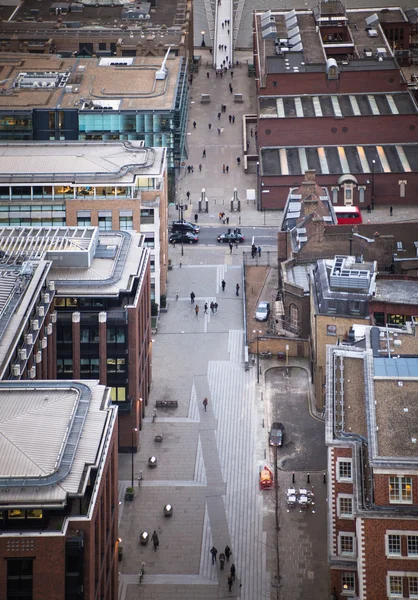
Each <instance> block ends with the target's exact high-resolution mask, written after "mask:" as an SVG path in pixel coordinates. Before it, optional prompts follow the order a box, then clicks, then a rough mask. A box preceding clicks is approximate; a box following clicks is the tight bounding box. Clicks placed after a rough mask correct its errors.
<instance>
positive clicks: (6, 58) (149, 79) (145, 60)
mask: <svg viewBox="0 0 418 600" xmlns="http://www.w3.org/2000/svg"><path fill="white" fill-rule="evenodd" d="M163 59H164V58H163V57H152V58H150V57H120V58H119V57H113V58H111V59H109V58H97V59H95V58H89V59H82V58H80V59H75V58H60V57H58V56H56V55H52V54H51V55H40V54H39V55H36V54H30V55H28V54H26V55H25V54H11V53H5V54H3V53H1V54H0V79H1V80H2V81H4V83H3V85H2V89H3V94H0V108H5V107H7V108H13V109H16V110H18V109H21V110H23V109H25V110H30V109H32V108H58V107H60V108H63V109H64V108H67V109H70V108H72V109H77V110H78V111H83V112H87V113H88V112H91V113H92V114H94V112H96V111H97V110H103V109H105V110H106V111H107V112H109V114H111V113H112V112H115V114H117V115H118V116H119V113H118V111H127V110H143V111H149V110H156V111H158V110H167V111H169V110H173V109H174V106H175V101H176V93H177V86H178V80H179V74H180V67H181V63H182V60H183V59H182V58H181V57H180V58H179V57H175V56H169V58H168V60H167V62H166V69H167V77H166V79H164V80H157V79H156V77H155V75H156V72H157V71H158V70H159V69H160V68H161V65H162V62H163ZM19 86H20V87H19Z"/></svg>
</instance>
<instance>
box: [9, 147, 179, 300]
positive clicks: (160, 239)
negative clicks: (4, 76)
mask: <svg viewBox="0 0 418 600" xmlns="http://www.w3.org/2000/svg"><path fill="white" fill-rule="evenodd" d="M166 156H167V155H166V149H165V148H148V147H146V146H144V144H143V142H138V141H132V142H128V141H125V142H120V141H113V142H110V141H108V142H106V143H105V142H103V141H90V142H37V143H35V142H20V143H16V142H10V143H7V144H4V145H3V146H2V147H1V157H2V160H1V162H0V226H26V227H38V226H41V227H42V226H47V227H51V226H53V227H54V226H55V227H57V226H65V225H68V226H74V227H75V226H79V227H89V226H95V227H98V228H99V230H100V231H111V230H120V231H138V232H141V233H143V234H144V236H145V242H144V243H145V244H146V245H147V246H148V248H150V252H151V299H152V300H155V301H156V302H157V304H159V303H160V297H161V295H162V294H165V292H166V282H167V269H168V220H167V219H168V183H167V160H166Z"/></svg>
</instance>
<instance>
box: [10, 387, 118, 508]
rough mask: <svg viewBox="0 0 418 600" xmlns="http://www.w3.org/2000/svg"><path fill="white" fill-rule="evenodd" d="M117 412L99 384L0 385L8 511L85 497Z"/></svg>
mask: <svg viewBox="0 0 418 600" xmlns="http://www.w3.org/2000/svg"><path fill="white" fill-rule="evenodd" d="M111 411H114V409H112V408H111V407H110V406H109V405H108V390H107V388H105V386H102V385H99V384H98V382H95V381H85V382H71V381H37V382H36V383H29V382H22V381H19V382H7V381H2V382H0V434H1V435H0V452H1V456H2V460H1V466H0V503H1V505H2V507H3V508H7V507H8V506H16V505H26V506H32V507H36V506H42V507H47V506H52V507H54V506H56V507H59V506H62V505H65V504H66V501H67V496H68V495H71V496H76V495H82V493H83V492H82V490H83V488H84V487H85V485H87V482H88V479H89V473H90V469H91V468H92V467H94V466H99V463H100V461H101V460H102V459H103V456H101V455H100V453H99V449H100V446H101V444H102V441H103V437H104V435H105V432H106V422H107V420H108V418H109V415H110V412H111ZM46 439H48V444H45V440H46Z"/></svg>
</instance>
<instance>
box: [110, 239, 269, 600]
mask: <svg viewBox="0 0 418 600" xmlns="http://www.w3.org/2000/svg"><path fill="white" fill-rule="evenodd" d="M218 257H219V264H212V265H204V266H200V265H194V266H192V265H191V266H184V267H183V268H181V269H180V268H176V269H174V270H173V271H172V272H171V274H170V290H174V289H178V290H179V291H180V298H179V300H178V301H177V302H176V301H175V300H174V299H173V300H171V302H169V309H168V313H167V314H166V315H164V316H163V317H162V319H161V326H160V328H159V330H158V335H157V336H156V338H155V343H154V352H153V361H154V364H155V365H156V369H155V370H154V383H153V390H152V394H151V402H150V406H149V409H148V412H149V415H150V414H151V412H152V407H153V404H154V402H155V400H157V399H159V398H172V399H177V400H178V401H179V408H178V409H177V410H176V411H171V412H170V411H168V414H167V416H165V415H164V413H163V411H162V410H159V412H158V417H157V421H156V422H155V423H152V420H151V419H150V418H149V417H148V418H146V419H145V423H144V427H143V431H142V432H141V448H140V451H139V453H138V455H137V456H135V467H134V468H135V481H136V478H137V474H138V473H139V469H142V470H143V472H144V480H143V482H142V484H141V487H140V488H139V489H138V488H137V489H136V497H135V500H134V502H133V503H125V502H123V490H124V487H125V486H126V485H129V477H130V467H131V465H130V460H131V457H130V456H129V455H128V456H121V457H120V475H121V477H125V481H124V480H121V481H120V499H121V501H122V504H121V515H120V536H121V538H122V540H123V541H122V546H123V548H124V559H123V562H122V563H121V569H120V570H121V576H120V595H119V597H120V599H121V600H122V599H125V598H126V599H127V600H130V599H131V598H137V597H138V576H137V574H138V572H139V570H140V565H141V563H142V561H144V562H145V577H144V580H143V583H142V584H141V598H144V599H148V598H150V599H151V598H158V599H166V598H168V597H170V598H177V597H178V598H184V599H188V598H190V599H193V600H200V599H201V598H202V599H204V598H223V597H225V596H226V595H227V596H228V597H239V598H245V599H247V600H254V599H255V598H268V597H269V591H268V590H269V585H270V584H269V579H270V578H269V575H268V573H267V572H266V552H265V544H264V539H265V533H264V532H263V516H262V515H263V513H262V497H261V495H260V492H259V491H258V464H259V462H260V461H262V460H263V455H262V451H261V449H259V450H258V452H257V428H256V427H254V423H255V422H256V421H257V420H258V421H259V422H260V423H261V418H259V417H258V415H257V413H258V410H259V408H257V406H258V405H257V404H256V402H255V385H254V384H255V375H254V371H253V370H252V371H250V372H245V370H244V365H243V330H242V318H243V314H242V299H241V297H237V296H236V295H235V284H236V282H240V283H241V279H242V273H241V268H240V267H239V266H238V265H230V266H226V265H225V262H224V259H225V258H226V257H228V260H230V259H229V253H228V254H226V252H225V251H224V250H220V251H219V252H218ZM236 260H237V261H238V258H236ZM222 278H225V280H226V282H227V286H226V290H225V292H224V293H222V291H220V282H221V281H222ZM191 289H193V290H194V291H195V293H196V300H195V302H197V303H198V304H199V305H200V306H201V307H203V304H204V302H205V301H207V302H210V301H212V300H216V301H217V302H218V304H219V312H218V313H217V314H210V313H209V314H207V315H205V314H202V313H203V311H201V313H200V314H199V316H198V317H196V316H195V313H194V309H193V306H192V305H191V303H190V299H189V290H191ZM169 296H171V297H172V294H170V292H169ZM205 396H207V397H208V398H209V406H208V411H207V413H205V412H204V410H203V405H202V399H203V398H204V397H205ZM155 433H162V434H163V437H164V440H163V442H162V443H161V444H157V443H156V442H154V439H153V438H154V435H155ZM151 454H155V456H157V458H158V467H157V468H156V469H152V470H150V469H147V466H146V465H147V460H148V457H149V456H150V455H151ZM166 503H171V504H172V505H173V507H174V514H173V517H172V518H171V519H170V518H169V519H167V518H164V516H163V506H164V505H165V504H166ZM154 529H155V530H157V532H158V534H159V538H160V547H159V549H158V552H157V553H154V551H153V550H152V548H151V544H150V545H149V546H146V547H144V546H139V544H138V536H139V535H140V533H141V532H142V531H143V530H147V531H149V532H150V533H152V531H153V530H154ZM226 544H228V545H229V546H230V547H231V548H232V552H233V554H232V559H231V562H234V564H235V566H236V569H237V580H236V581H235V583H234V586H233V594H232V595H230V594H229V592H228V588H227V583H226V575H227V573H228V570H227V569H225V571H223V572H221V571H220V570H219V565H218V564H216V565H215V566H212V564H211V556H210V553H209V550H210V548H211V547H212V545H215V547H216V548H217V549H218V551H219V552H221V551H222V550H223V549H224V547H225V545H226ZM217 563H218V561H217ZM227 566H228V565H227ZM176 594H177V595H176Z"/></svg>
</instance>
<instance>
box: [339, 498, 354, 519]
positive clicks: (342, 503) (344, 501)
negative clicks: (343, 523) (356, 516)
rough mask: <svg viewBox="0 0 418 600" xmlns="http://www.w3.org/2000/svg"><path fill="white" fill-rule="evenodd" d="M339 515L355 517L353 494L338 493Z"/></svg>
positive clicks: (341, 516) (346, 517)
mask: <svg viewBox="0 0 418 600" xmlns="http://www.w3.org/2000/svg"><path fill="white" fill-rule="evenodd" d="M337 515H338V516H339V517H340V518H342V519H344V518H345V519H348V518H352V517H353V496H350V495H348V494H339V495H338V504H337Z"/></svg>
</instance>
